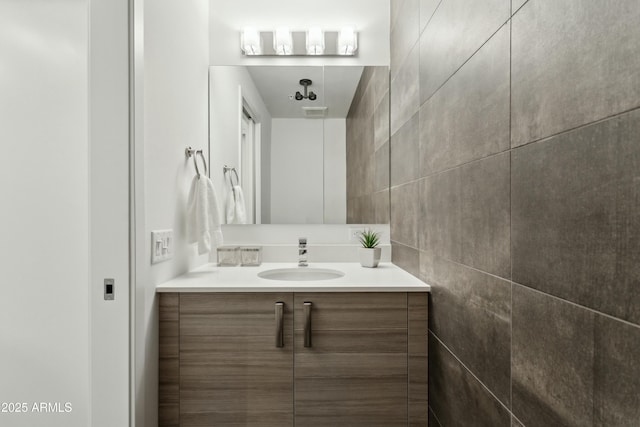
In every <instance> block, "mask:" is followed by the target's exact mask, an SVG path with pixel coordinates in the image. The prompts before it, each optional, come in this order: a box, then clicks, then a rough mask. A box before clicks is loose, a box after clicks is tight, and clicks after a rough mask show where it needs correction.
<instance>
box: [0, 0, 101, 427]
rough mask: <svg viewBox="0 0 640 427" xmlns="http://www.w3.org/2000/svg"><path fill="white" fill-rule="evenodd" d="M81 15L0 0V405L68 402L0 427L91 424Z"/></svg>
mask: <svg viewBox="0 0 640 427" xmlns="http://www.w3.org/2000/svg"><path fill="white" fill-rule="evenodd" d="M88 18H89V10H88V2H87V1H82V0H39V1H23V0H3V1H2V2H0V58H2V60H0V93H1V94H2V96H0V141H2V148H3V154H2V156H0V200H1V202H0V203H2V209H0V236H2V239H1V241H0V265H1V271H2V284H1V285H0V337H1V339H0V402H28V403H30V404H32V403H33V402H52V403H53V402H62V404H64V403H65V402H70V403H71V404H72V405H73V410H72V412H70V413H64V414H41V413H27V414H6V413H0V425H2V426H11V427H21V426H25V427H86V426H87V425H90V423H89V404H90V401H89V400H90V396H89V366H88V363H89V286H88V283H89V270H88V269H89V258H88V254H89V237H88V236H89V223H88V220H89V187H88V183H89V171H88V162H89V144H88V132H89V131H88V116H87V111H88V99H89V98H88V69H87V65H88V47H87V43H88ZM29 409H31V408H29Z"/></svg>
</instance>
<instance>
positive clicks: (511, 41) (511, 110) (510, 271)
mask: <svg viewBox="0 0 640 427" xmlns="http://www.w3.org/2000/svg"><path fill="white" fill-rule="evenodd" d="M510 8H511V10H510V13H509V15H510V18H509V148H510V149H509V267H510V268H509V280H511V279H513V250H512V247H513V217H512V215H513V156H512V150H511V144H512V138H513V127H512V126H513V124H512V114H513V0H511V2H510ZM509 291H510V294H511V295H510V297H511V304H510V307H509V317H510V321H509V406H510V407H511V417H512V418H513V417H514V415H513V282H511V285H510V286H509Z"/></svg>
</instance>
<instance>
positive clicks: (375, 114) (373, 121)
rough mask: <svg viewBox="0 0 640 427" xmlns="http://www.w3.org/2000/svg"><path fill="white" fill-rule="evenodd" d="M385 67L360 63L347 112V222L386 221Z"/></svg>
mask: <svg viewBox="0 0 640 427" xmlns="http://www.w3.org/2000/svg"><path fill="white" fill-rule="evenodd" d="M389 146H390V143H389V68H388V67H364V71H363V73H362V77H361V78H360V82H359V83H358V87H357V88H356V92H355V94H354V97H353V101H352V102H351V107H350V109H349V114H348V115H347V223H349V224H388V223H389V171H390V169H389Z"/></svg>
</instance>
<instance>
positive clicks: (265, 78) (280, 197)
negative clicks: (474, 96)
mask: <svg viewBox="0 0 640 427" xmlns="http://www.w3.org/2000/svg"><path fill="white" fill-rule="evenodd" d="M209 76H210V80H209V100H210V112H209V114H210V116H209V120H210V126H209V128H210V141H209V145H210V149H209V153H210V157H211V158H210V165H211V179H212V180H213V182H214V185H215V186H216V190H217V193H218V196H219V197H220V199H221V200H222V201H223V203H224V209H223V210H224V216H225V220H226V221H225V222H226V223H227V224H345V223H388V222H389V212H388V211H389V136H388V133H389V123H388V121H389V96H388V93H389V83H388V77H389V75H388V67H386V66H382V67H368V66H365V67H363V66H324V67H323V66H248V67H244V66H212V67H210V71H209Z"/></svg>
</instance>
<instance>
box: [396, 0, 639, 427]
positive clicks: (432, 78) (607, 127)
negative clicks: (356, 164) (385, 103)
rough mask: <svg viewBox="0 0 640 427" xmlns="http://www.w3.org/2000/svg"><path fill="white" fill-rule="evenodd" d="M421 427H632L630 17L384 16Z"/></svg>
mask: <svg viewBox="0 0 640 427" xmlns="http://www.w3.org/2000/svg"><path fill="white" fill-rule="evenodd" d="M391 10H392V30H391V92H390V94H389V95H390V115H391V117H390V133H391V139H390V143H389V146H390V156H389V159H390V162H391V171H390V175H389V178H390V181H391V190H390V191H391V198H390V200H391V206H390V212H391V219H390V220H391V240H392V246H393V248H392V250H393V252H392V258H393V262H394V263H396V264H397V265H399V266H400V267H402V268H404V269H406V270H407V271H409V272H410V273H412V274H414V275H416V276H418V277H420V278H422V279H423V280H425V281H426V282H428V283H430V284H431V285H432V289H433V291H432V294H431V300H430V307H429V315H430V318H429V375H430V379H429V419H430V423H431V425H432V426H441V427H448V426H469V425H478V426H512V427H532V426H545V427H547V426H603V427H604V426H607V427H610V426H640V362H638V361H640V25H638V23H639V22H640V2H638V1H637V0H618V1H605V0H594V1H588V2H584V1H581V0H563V1H561V2H558V1H556V0H477V1H472V2H469V1H465V0H391Z"/></svg>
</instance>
